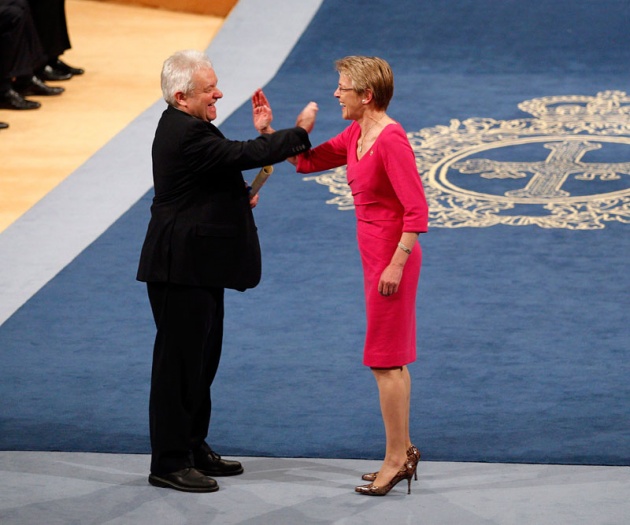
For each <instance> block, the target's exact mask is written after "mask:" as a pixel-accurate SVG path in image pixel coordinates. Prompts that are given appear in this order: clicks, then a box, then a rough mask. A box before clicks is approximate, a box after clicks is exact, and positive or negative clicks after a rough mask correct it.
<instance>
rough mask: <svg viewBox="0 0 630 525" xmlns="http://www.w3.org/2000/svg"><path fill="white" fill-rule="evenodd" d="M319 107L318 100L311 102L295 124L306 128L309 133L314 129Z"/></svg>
mask: <svg viewBox="0 0 630 525" xmlns="http://www.w3.org/2000/svg"><path fill="white" fill-rule="evenodd" d="M318 110H319V107H318V106H317V103H316V102H309V103H308V104H307V105H306V107H305V108H304V109H303V110H302V112H301V113H300V114H299V115H298V117H297V120H296V121H295V125H296V126H299V127H300V128H304V129H305V130H306V132H307V133H310V132H311V131H313V128H314V127H315V119H316V117H317V111H318Z"/></svg>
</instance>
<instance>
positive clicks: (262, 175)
mask: <svg viewBox="0 0 630 525" xmlns="http://www.w3.org/2000/svg"><path fill="white" fill-rule="evenodd" d="M272 173H273V166H263V167H262V168H261V169H260V171H259V172H258V175H256V177H254V181H253V182H252V186H251V188H252V189H251V190H250V192H249V196H250V198H251V197H253V196H254V195H256V194H257V193H258V192H259V191H260V188H262V187H263V184H265V182H267V179H268V178H269V175H271V174H272Z"/></svg>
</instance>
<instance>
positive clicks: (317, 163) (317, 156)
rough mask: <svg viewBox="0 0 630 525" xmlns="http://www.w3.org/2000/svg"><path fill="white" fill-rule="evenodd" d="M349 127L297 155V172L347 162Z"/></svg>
mask: <svg viewBox="0 0 630 525" xmlns="http://www.w3.org/2000/svg"><path fill="white" fill-rule="evenodd" d="M349 130H350V127H348V128H346V129H345V130H344V131H342V132H341V133H340V134H339V135H337V136H336V137H333V138H331V139H330V140H327V141H326V142H324V143H323V144H320V145H319V146H317V147H316V148H313V149H311V150H309V151H307V152H306V153H303V154H302V155H299V156H298V163H297V167H296V170H297V172H298V173H312V172H314V171H324V170H330V169H333V168H338V167H339V166H343V165H345V164H347V162H348V140H349Z"/></svg>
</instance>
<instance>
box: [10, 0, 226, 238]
mask: <svg viewBox="0 0 630 525" xmlns="http://www.w3.org/2000/svg"><path fill="white" fill-rule="evenodd" d="M66 16H67V20H68V27H69V32H70V41H71V43H72V49H71V50H69V51H67V52H66V53H65V54H64V55H63V57H62V59H63V60H64V61H65V62H67V63H69V64H70V65H73V66H77V67H83V68H85V70H86V73H85V74H84V75H82V76H77V77H73V78H72V79H71V80H68V81H64V82H50V83H49V84H50V85H56V86H62V87H64V88H66V91H65V93H63V94H62V95H60V96H57V97H28V98H29V99H32V100H37V101H39V102H41V103H42V107H41V108H40V109H37V110H30V111H15V110H0V122H7V123H8V124H9V126H10V127H9V129H6V130H2V131H0V232H2V231H4V230H5V229H6V228H7V227H8V226H9V225H10V224H11V223H12V222H14V221H15V220H16V219H17V218H19V217H20V216H21V215H22V214H23V213H24V212H25V211H27V210H28V209H29V208H30V207H31V206H33V205H34V204H35V203H36V202H37V201H39V200H40V199H41V198H42V197H44V196H45V195H46V194H47V193H48V192H49V191H50V190H51V189H52V188H54V187H55V186H57V185H58V184H59V183H60V182H61V181H62V180H64V178H66V177H67V176H68V175H70V174H71V173H72V172H73V171H74V170H75V169H77V168H78V167H79V166H81V165H82V164H83V163H84V162H85V161H86V160H87V159H88V158H89V157H90V156H91V155H93V154H94V153H95V152H96V151H98V150H99V149H100V148H101V147H102V146H103V145H105V144H106V143H107V142H108V141H109V140H110V139H111V138H112V137H114V136H115V135H116V134H117V133H118V132H120V131H121V130H122V129H123V128H124V127H125V126H127V124H128V123H129V122H131V121H132V120H133V119H134V118H136V117H137V116H138V115H140V114H141V113H142V112H143V111H144V110H146V109H147V108H148V107H150V106H151V105H153V104H154V103H155V102H156V101H157V100H159V99H160V98H161V91H160V69H161V67H162V62H163V61H164V59H165V58H167V57H168V56H169V55H170V54H171V53H172V52H174V51H177V50H179V49H187V48H195V49H200V50H204V49H206V48H207V47H208V45H209V44H210V41H211V40H212V38H213V37H214V35H215V34H216V33H217V31H218V30H219V29H220V27H221V25H222V23H223V20H224V19H223V18H221V17H214V16H202V15H194V14H188V13H178V12H172V11H166V10H161V9H152V8H146V7H133V6H126V5H120V4H110V3H103V2H96V1H93V0H67V2H66Z"/></svg>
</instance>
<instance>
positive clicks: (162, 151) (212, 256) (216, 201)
mask: <svg viewBox="0 0 630 525" xmlns="http://www.w3.org/2000/svg"><path fill="white" fill-rule="evenodd" d="M309 148H310V142H309V139H308V134H307V133H306V131H305V130H304V129H302V128H299V127H296V128H292V129H286V130H281V131H277V132H275V133H273V134H270V135H261V136H259V137H258V138H256V139H254V140H249V141H243V142H242V141H234V140H228V139H226V138H225V137H224V136H223V134H222V133H221V132H220V131H219V129H218V128H217V127H216V126H214V125H213V124H211V123H209V122H205V121H203V120H201V119H198V118H195V117H193V116H191V115H188V114H187V113H185V112H183V111H180V110H178V109H175V108H174V107H172V106H169V107H168V108H167V109H166V111H164V113H163V114H162V117H161V118H160V122H159V124H158V127H157V131H156V133H155V139H154V141H153V149H152V155H153V182H154V189H155V197H154V199H153V204H152V205H151V220H150V222H149V227H148V230H147V235H146V239H145V241H144V245H143V247H142V253H141V256H140V264H139V268H138V275H137V279H138V280H140V281H145V282H171V283H176V284H183V285H191V286H213V287H221V288H233V289H236V290H245V289H247V288H253V287H254V286H256V285H257V284H258V282H259V281H260V274H261V261H260V246H259V243H258V234H257V232H256V224H255V223H254V216H253V214H252V210H251V208H250V205H249V196H248V193H247V189H246V187H245V181H244V179H243V174H242V173H241V170H246V169H253V168H257V167H261V166H265V165H269V164H274V163H277V162H280V161H282V160H284V159H286V158H287V157H290V156H293V155H296V154H298V153H301V152H303V151H306V150H308V149H309Z"/></svg>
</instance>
